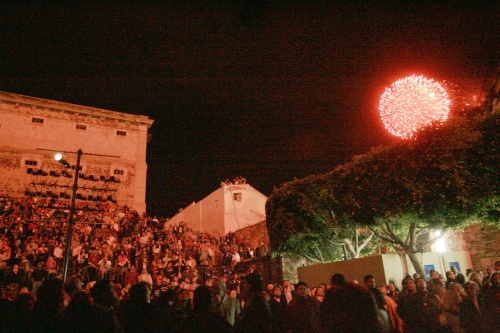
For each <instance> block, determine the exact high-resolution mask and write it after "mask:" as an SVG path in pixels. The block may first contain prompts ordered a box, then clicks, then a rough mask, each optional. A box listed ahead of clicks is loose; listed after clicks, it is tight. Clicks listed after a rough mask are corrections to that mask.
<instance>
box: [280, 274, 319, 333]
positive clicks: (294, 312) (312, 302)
mask: <svg viewBox="0 0 500 333" xmlns="http://www.w3.org/2000/svg"><path fill="white" fill-rule="evenodd" d="M319 310H320V303H319V302H318V300H316V299H315V298H314V297H312V296H310V295H309V293H308V287H307V284H306V283H305V282H299V283H297V297H295V298H294V299H292V301H290V303H289V304H288V307H287V313H286V324H287V326H288V327H287V328H288V330H289V331H290V332H292V333H305V332H318V331H319V329H320V327H319V320H318V319H319Z"/></svg>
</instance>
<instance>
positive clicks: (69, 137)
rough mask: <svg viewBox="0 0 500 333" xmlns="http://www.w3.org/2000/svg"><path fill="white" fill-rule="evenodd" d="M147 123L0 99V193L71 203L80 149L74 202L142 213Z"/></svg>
mask: <svg viewBox="0 0 500 333" xmlns="http://www.w3.org/2000/svg"><path fill="white" fill-rule="evenodd" d="M152 124H153V120H152V119H149V118H148V117H147V116H142V115H132V114H127V113H121V112H115V111H108V110H103V109H98V108H92V107H87V106H81V105H75V104H69V103H63V102H57V101H51V100H46V99H41V98H35V97H29V96H23V95H17V94H12V93H7V92H0V176H1V177H0V194H4V195H10V196H24V195H33V196H42V197H53V198H57V199H58V200H59V199H62V200H64V199H70V198H71V195H72V186H73V182H74V176H75V172H76V170H75V166H76V162H77V152H78V150H81V151H82V154H81V158H80V170H79V173H78V174H79V176H80V177H79V178H80V179H79V181H78V190H77V196H76V200H77V202H78V201H89V202H91V201H95V202H96V201H100V202H105V201H113V202H117V203H118V204H120V205H127V206H128V207H130V208H132V209H135V210H137V211H138V212H140V213H142V212H145V211H146V173H147V164H146V145H147V140H148V130H149V128H150V127H151V125H152ZM57 152H60V153H62V154H63V159H65V160H66V161H67V162H68V163H69V166H70V167H69V168H67V167H66V166H64V165H63V164H61V163H59V162H57V161H56V160H55V159H54V155H55V154H56V153H57Z"/></svg>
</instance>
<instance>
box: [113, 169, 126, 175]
mask: <svg viewBox="0 0 500 333" xmlns="http://www.w3.org/2000/svg"><path fill="white" fill-rule="evenodd" d="M124 174H125V170H118V169H115V170H114V171H113V175H115V176H123V175H124Z"/></svg>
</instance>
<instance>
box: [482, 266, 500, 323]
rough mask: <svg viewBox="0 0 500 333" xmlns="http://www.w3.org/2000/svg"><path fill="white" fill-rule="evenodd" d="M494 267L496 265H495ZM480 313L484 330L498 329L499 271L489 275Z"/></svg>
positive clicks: (499, 312) (499, 302)
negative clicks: (488, 282)
mask: <svg viewBox="0 0 500 333" xmlns="http://www.w3.org/2000/svg"><path fill="white" fill-rule="evenodd" d="M495 268H496V266H495ZM482 310H483V312H482V315H483V320H484V323H485V330H486V332H499V331H500V322H499V321H498V318H500V271H495V272H493V273H492V274H491V277H490V286H489V287H487V288H486V289H485V291H484V299H483V306H482Z"/></svg>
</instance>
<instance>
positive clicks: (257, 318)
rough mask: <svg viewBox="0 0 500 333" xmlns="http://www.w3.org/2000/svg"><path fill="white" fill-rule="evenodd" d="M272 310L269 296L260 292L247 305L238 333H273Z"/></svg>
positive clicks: (237, 329) (264, 292)
mask: <svg viewBox="0 0 500 333" xmlns="http://www.w3.org/2000/svg"><path fill="white" fill-rule="evenodd" d="M271 325H272V319H271V308H270V306H269V294H268V293H267V292H266V291H263V290H262V291H260V292H259V293H258V294H256V295H254V296H253V297H252V298H251V299H249V300H248V302H247V303H245V307H244V308H243V313H242V316H241V322H240V325H239V327H237V328H236V332H238V333H271Z"/></svg>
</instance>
